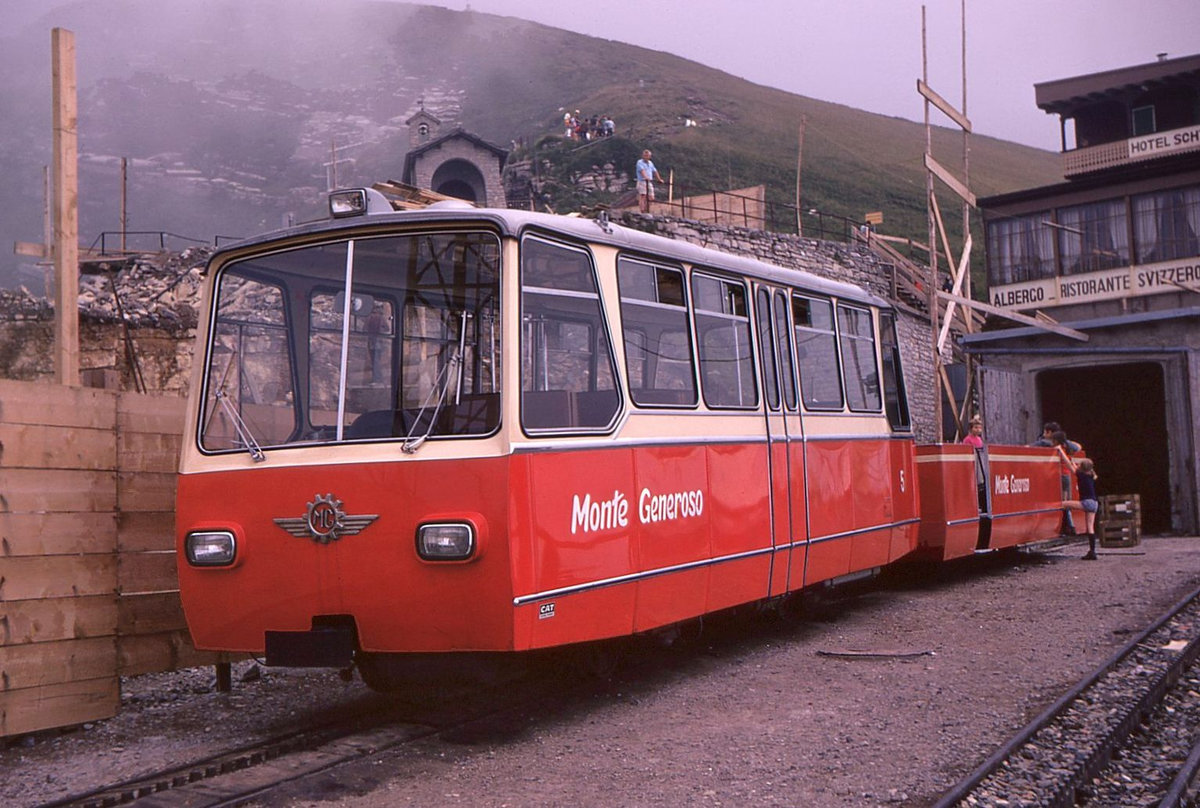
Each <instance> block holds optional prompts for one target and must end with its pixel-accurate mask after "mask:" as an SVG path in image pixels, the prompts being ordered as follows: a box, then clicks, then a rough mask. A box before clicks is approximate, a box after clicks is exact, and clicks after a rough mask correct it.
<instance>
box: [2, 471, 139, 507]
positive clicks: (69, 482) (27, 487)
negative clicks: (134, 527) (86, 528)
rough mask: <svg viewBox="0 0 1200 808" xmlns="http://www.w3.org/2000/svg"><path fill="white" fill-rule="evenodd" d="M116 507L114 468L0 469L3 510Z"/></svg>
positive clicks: (115, 476)
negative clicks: (91, 469)
mask: <svg viewBox="0 0 1200 808" xmlns="http://www.w3.org/2000/svg"><path fill="white" fill-rule="evenodd" d="M116 509H117V475H116V474H114V473H113V472H111V471H87V470H81V471H75V470H71V469H8V468H0V511H9V512H11V513H56V512H64V511H70V512H74V511H84V512H88V513H97V512H105V511H115V510H116Z"/></svg>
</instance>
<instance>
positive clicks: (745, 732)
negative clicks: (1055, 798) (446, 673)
mask: <svg viewBox="0 0 1200 808" xmlns="http://www.w3.org/2000/svg"><path fill="white" fill-rule="evenodd" d="M1081 554H1082V550H1081V549H1080V547H1079V546H1078V545H1068V546H1065V547H1061V548H1056V549H1053V550H1049V551H1046V552H1042V553H1034V554H1022V555H1019V556H1010V557H997V556H991V557H987V558H977V559H969V560H968V563H967V564H965V565H956V566H958V567H966V568H967V569H968V570H969V574H967V575H931V576H929V577H927V578H925V579H923V580H919V581H914V580H912V579H910V578H895V579H889V580H886V581H884V582H882V583H881V584H880V585H879V586H877V587H875V588H874V589H871V590H869V591H865V592H862V593H859V594H856V595H854V596H853V597H849V598H847V599H845V600H840V601H838V602H835V603H826V604H824V605H823V606H822V608H820V609H819V610H817V611H816V612H815V613H809V614H807V615H806V616H804V617H802V618H800V619H790V620H783V619H781V618H778V617H776V618H769V619H768V618H764V617H761V616H759V617H750V616H743V617H738V618H734V619H729V620H725V621H721V622H719V623H718V627H717V629H716V630H714V631H713V633H712V634H710V635H706V636H705V637H704V638H702V639H701V641H700V642H699V643H696V644H694V645H690V646H688V647H686V648H685V649H683V650H678V649H676V650H673V651H668V652H656V653H653V654H650V655H649V656H643V657H639V659H638V664H636V665H634V666H632V667H631V668H630V669H628V670H619V671H618V672H617V673H616V674H614V675H613V676H612V678H611V679H610V680H609V681H608V682H607V683H606V684H605V686H604V687H602V688H601V689H600V691H599V692H597V693H596V694H595V695H593V696H591V697H590V698H589V699H588V700H587V702H586V703H582V704H580V703H578V702H575V703H574V704H572V705H570V706H569V707H567V708H558V707H555V708H550V709H548V710H547V711H546V712H545V714H539V715H538V716H536V717H533V718H530V719H529V720H528V721H526V722H523V723H522V725H521V726H516V727H508V728H506V729H505V731H503V732H500V733H492V734H490V735H489V734H486V733H485V734H484V735H483V736H479V735H476V736H473V737H471V738H469V739H467V738H459V739H456V740H454V741H448V740H431V741H425V742H421V743H419V744H417V745H416V746H415V747H406V748H405V749H404V751H402V752H398V753H395V754H388V755H383V754H381V755H376V756H372V757H368V758H367V759H364V761H363V762H362V763H361V764H358V765H355V766H351V767H347V768H345V769H343V770H339V771H338V772H337V773H336V774H331V775H329V776H327V777H324V778H322V779H321V781H320V782H319V783H317V784H312V783H309V784H306V785H305V786H304V788H305V789H306V791H304V792H301V793H298V794H296V795H295V796H294V798H292V799H291V800H290V804H293V805H303V806H347V807H349V806H354V808H377V807H379V808H382V806H394V805H418V806H441V805H453V806H458V805H461V806H539V807H540V806H562V805H567V804H572V803H573V804H576V805H581V806H583V805H587V806H592V805H613V806H618V805H619V806H657V805H663V806H666V805H671V806H674V805H701V806H718V805H726V806H728V805H749V804H753V805H804V806H809V808H823V807H824V806H830V807H832V806H925V805H930V804H932V802H933V801H935V800H936V798H937V796H938V795H939V794H940V793H942V792H943V791H944V790H945V789H946V788H947V787H949V786H950V785H951V784H953V783H954V782H955V781H956V780H957V779H958V778H960V777H961V776H963V775H965V774H966V773H967V772H968V771H969V770H971V769H972V768H974V767H975V766H976V765H977V764H978V762H979V761H980V760H982V759H983V758H984V757H985V756H986V755H988V754H990V752H991V751H992V750H993V749H994V748H995V747H996V746H997V745H998V744H999V743H1001V742H1002V741H1004V740H1005V739H1007V737H1008V736H1009V735H1011V734H1012V732H1014V731H1015V730H1016V729H1017V728H1018V727H1020V726H1022V725H1023V724H1024V723H1025V722H1027V721H1028V720H1029V719H1030V718H1032V717H1033V716H1034V715H1036V714H1037V713H1038V712H1040V711H1041V710H1042V709H1043V708H1044V707H1045V706H1046V705H1047V704H1049V703H1050V702H1051V701H1053V700H1054V699H1055V698H1056V697H1057V696H1058V694H1059V693H1061V692H1062V691H1063V690H1065V689H1066V688H1067V687H1069V686H1070V685H1071V684H1072V683H1074V682H1075V681H1076V680H1077V679H1079V678H1080V677H1081V676H1082V675H1083V674H1085V673H1087V672H1089V671H1091V670H1092V669H1093V668H1094V667H1095V666H1096V665H1097V664H1099V663H1100V662H1101V661H1102V660H1103V659H1104V658H1105V657H1106V656H1107V655H1108V654H1109V653H1111V652H1112V651H1113V650H1115V648H1117V647H1118V646H1120V645H1122V644H1124V643H1125V642H1126V641H1127V640H1128V637H1129V635H1131V634H1133V633H1135V632H1137V631H1140V630H1141V629H1143V628H1144V627H1145V626H1146V625H1147V624H1148V623H1149V622H1150V620H1152V619H1153V618H1154V617H1156V616H1157V615H1158V614H1159V613H1160V612H1161V611H1163V610H1165V608H1166V607H1167V606H1169V605H1170V604H1172V603H1174V602H1175V601H1176V600H1178V599H1179V598H1180V597H1182V596H1183V595H1184V594H1186V593H1187V592H1189V591H1191V590H1192V589H1194V588H1195V587H1196V586H1198V585H1200V539H1197V538H1149V539H1146V540H1145V541H1143V543H1142V544H1141V545H1140V546H1138V547H1135V548H1130V549H1128V550H1102V551H1101V557H1100V560H1099V561H1096V562H1085V561H1081V560H1080V558H1079V556H1080V555H1081ZM849 651H869V652H878V653H876V654H873V655H859V656H855V655H846V654H844V653H842V652H849ZM213 682H214V677H213V675H212V671H211V669H203V668H201V669H192V670H189V671H181V672H177V673H174V674H161V675H154V676H143V677H137V678H134V679H130V680H126V681H125V682H123V688H122V690H123V704H122V709H121V712H120V714H119V715H118V716H117V717H116V718H113V719H110V720H108V721H101V722H97V723H95V724H89V725H86V726H85V727H82V728H77V729H75V730H72V731H64V732H53V733H40V734H38V735H36V736H28V737H25V738H20V739H15V740H13V741H10V742H9V744H8V745H7V747H6V748H4V749H3V750H0V772H3V777H2V778H0V804H3V805H6V806H10V805H11V806H22V805H38V804H41V803H44V802H46V801H50V800H53V799H56V798H59V797H62V796H64V795H65V794H67V793H75V792H78V791H81V790H85V789H87V788H90V787H95V786H98V785H101V784H103V783H108V782H112V781H113V780H115V779H118V778H122V777H129V776H133V775H135V774H137V773H139V772H143V771H149V770H154V769H158V768H162V767H164V766H166V765H169V764H171V763H177V762H180V761H183V760H186V759H191V758H193V757H196V756H199V755H202V754H207V753H210V752H215V751H218V750H221V749H226V748H229V747H230V746H234V745H237V744H242V743H248V742H250V741H252V740H256V739H259V738H263V737H269V736H271V735H275V734H278V733H280V732H282V731H284V730H286V729H287V728H289V727H292V726H295V725H296V724H298V723H311V722H316V721H320V720H322V719H324V718H326V717H328V716H330V715H333V714H335V713H337V712H338V711H343V710H346V709H351V708H363V707H366V708H368V709H369V708H370V707H371V706H372V705H373V704H378V703H381V702H380V700H382V699H385V698H386V697H383V696H378V695H375V694H372V693H370V692H369V691H367V690H366V689H365V688H364V687H363V685H362V684H361V682H359V681H357V680H356V681H354V682H351V683H347V682H343V681H342V680H341V679H339V678H338V677H337V675H336V674H333V673H327V672H304V671H294V670H282V669H262V668H259V667H258V666H257V665H255V664H253V663H242V664H240V665H238V666H235V671H234V690H233V692H232V693H229V694H222V693H216V692H214V691H213ZM318 795H319V797H318ZM271 804H272V805H276V804H280V802H279V800H273V801H272V803H271Z"/></svg>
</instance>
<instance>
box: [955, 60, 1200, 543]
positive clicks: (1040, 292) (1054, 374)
mask: <svg viewBox="0 0 1200 808" xmlns="http://www.w3.org/2000/svg"><path fill="white" fill-rule="evenodd" d="M1035 94H1036V100H1037V104H1038V106H1039V107H1040V108H1041V109H1043V110H1045V111H1046V112H1047V113H1049V114H1053V115H1057V116H1059V120H1060V125H1061V130H1062V159H1063V175H1064V180H1063V182H1061V183H1057V184H1054V185H1049V186H1045V187H1041V188H1031V189H1027V190H1023V191H1017V192H1014V193H1008V194H1003V195H999V196H993V197H988V198H984V199H980V200H979V206H980V208H981V210H982V212H983V218H984V228H985V232H986V247H985V252H986V264H987V281H988V300H989V302H990V303H991V304H992V305H994V306H997V307H1000V308H1001V309H1007V310H1010V311H1014V312H1019V313H1022V314H1026V315H1032V316H1035V317H1038V318H1039V319H1042V320H1044V321H1047V322H1049V321H1051V320H1053V321H1057V322H1058V323H1060V324H1061V325H1065V326H1068V327H1069V328H1071V329H1073V330H1074V331H1075V332H1076V334H1075V337H1074V338H1071V337H1065V336H1061V335H1059V334H1056V333H1050V332H1047V331H1045V330H1042V329H1039V328H1037V327H1018V328H1005V327H1001V328H993V329H991V330H987V331H984V332H982V333H978V334H974V335H967V336H966V337H964V340H963V344H964V348H965V349H966V350H967V351H968V352H970V353H972V354H973V355H975V356H976V357H977V358H978V359H979V364H980V366H981V368H982V369H981V371H980V380H981V384H980V387H981V389H982V391H983V406H984V408H985V411H987V413H988V416H989V417H988V421H989V432H990V434H991V436H992V438H993V439H999V440H1006V441H1014V442H1028V441H1031V440H1032V439H1033V438H1034V437H1036V436H1037V435H1038V434H1040V431H1041V424H1042V422H1043V421H1046V420H1054V421H1058V422H1060V423H1062V424H1063V426H1064V427H1065V428H1066V430H1067V432H1068V434H1069V435H1070V436H1071V437H1072V438H1073V439H1077V440H1079V441H1080V442H1082V443H1083V444H1084V447H1085V448H1086V449H1087V450H1088V453H1089V454H1090V455H1091V456H1092V457H1094V458H1095V459H1096V463H1097V469H1098V471H1099V474H1100V477H1101V480H1102V485H1103V490H1104V491H1106V492H1108V493H1114V494H1115V493H1140V494H1141V495H1142V503H1143V521H1144V523H1145V527H1146V529H1147V530H1149V531H1152V532H1153V531H1159V532H1167V531H1176V532H1179V531H1182V532H1188V533H1191V534H1195V533H1196V532H1197V528H1198V526H1200V514H1198V513H1197V507H1198V505H1197V502H1198V500H1200V496H1198V494H1197V472H1196V459H1197V454H1198V453H1200V445H1198V443H1197V435H1198V434H1200V421H1198V415H1197V412H1196V406H1195V404H1194V402H1200V55H1196V56H1186V57H1181V58H1173V59H1172V58H1167V57H1166V55H1165V54H1163V55H1160V56H1159V58H1158V59H1157V60H1156V61H1154V62H1150V63H1148V64H1143V65H1136V66H1133V67H1127V68H1121V69H1118V70H1110V71H1106V72H1103V73H1095V74H1091V75H1086V76H1078V77H1074V78H1068V79H1061V80H1057V81H1049V82H1045V83H1043V84H1038V85H1036V86H1035ZM1106 472H1107V473H1106Z"/></svg>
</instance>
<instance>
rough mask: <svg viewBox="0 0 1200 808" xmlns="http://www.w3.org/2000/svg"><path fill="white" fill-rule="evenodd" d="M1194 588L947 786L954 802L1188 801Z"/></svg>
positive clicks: (1196, 725)
mask: <svg viewBox="0 0 1200 808" xmlns="http://www.w3.org/2000/svg"><path fill="white" fill-rule="evenodd" d="M1198 657H1200V589H1197V590H1195V591H1193V592H1192V593H1190V594H1189V595H1188V596H1187V597H1185V598H1183V599H1182V600H1180V601H1179V602H1178V603H1176V604H1175V605H1174V606H1172V607H1171V608H1170V609H1169V610H1168V611H1167V612H1166V613H1165V614H1164V615H1163V616H1162V617H1160V618H1159V619H1158V620H1156V621H1155V622H1154V623H1153V624H1152V625H1151V626H1150V627H1149V628H1147V629H1146V630H1145V631H1144V632H1142V633H1141V634H1140V635H1138V636H1137V637H1135V638H1134V639H1133V640H1131V641H1130V642H1129V643H1128V644H1127V645H1125V646H1124V647H1123V648H1121V649H1120V650H1118V651H1117V652H1116V653H1115V654H1114V655H1113V656H1112V657H1110V658H1109V659H1108V660H1107V661H1106V662H1104V663H1103V664H1102V665H1100V666H1099V667H1098V668H1097V669H1096V670H1095V671H1094V672H1093V673H1092V674H1090V675H1089V676H1087V677H1086V678H1084V679H1083V680H1082V681H1081V682H1079V683H1078V684H1077V685H1075V686H1074V687H1073V688H1071V689H1070V690H1069V691H1068V692H1067V693H1066V694H1064V695H1063V696H1062V697H1061V698H1059V699H1058V701H1056V702H1055V703H1054V704H1052V705H1051V706H1050V707H1048V708H1047V709H1046V710H1045V711H1044V712H1043V713H1042V714H1041V715H1039V716H1037V718H1035V719H1034V720H1033V721H1032V722H1030V723H1029V724H1028V725H1027V726H1026V727H1024V728H1023V729H1022V730H1021V731H1019V732H1018V733H1017V734H1016V735H1014V736H1013V738H1011V739H1010V740H1009V741H1008V742H1007V743H1005V744H1004V745H1003V746H1001V747H1000V749H998V750H997V751H996V752H995V753H994V754H993V755H992V756H990V757H989V758H988V759H987V760H985V761H984V762H983V763H982V764H980V766H979V767H977V768H976V769H975V770H974V771H973V772H971V773H970V774H969V775H968V776H967V777H966V778H964V779H963V780H962V781H961V782H960V783H959V784H958V785H957V786H955V787H954V788H952V789H951V790H950V791H948V792H947V793H946V794H944V795H943V796H942V798H941V799H940V800H939V801H938V802H937V803H936V806H935V808H952V807H957V806H997V805H1004V806H1013V808H1017V807H1018V806H1021V807H1027V808H1032V807H1033V806H1037V807H1038V808H1042V807H1043V806H1045V807H1046V808H1050V807H1055V808H1057V806H1064V807H1065V806H1075V805H1087V806H1130V805H1139V806H1141V805H1157V806H1162V807H1163V808H1168V807H1170V808H1174V806H1187V805H1193V804H1194V802H1193V799H1194V786H1193V783H1194V781H1195V780H1196V777H1197V775H1196V773H1197V771H1198V770H1200V746H1196V747H1193V739H1194V738H1197V737H1198V736H1197V733H1198V730H1200V665H1198V664H1197V658H1198Z"/></svg>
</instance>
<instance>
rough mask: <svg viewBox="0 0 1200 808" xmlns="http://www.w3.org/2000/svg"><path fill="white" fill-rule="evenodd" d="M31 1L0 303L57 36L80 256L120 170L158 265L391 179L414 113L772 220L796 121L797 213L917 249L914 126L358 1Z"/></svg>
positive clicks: (1005, 180) (22, 28)
mask: <svg viewBox="0 0 1200 808" xmlns="http://www.w3.org/2000/svg"><path fill="white" fill-rule="evenodd" d="M31 5H33V4H28V3H26V2H25V0H0V14H2V15H3V18H4V19H5V20H6V25H5V27H4V29H3V33H2V34H0V174H2V175H3V177H4V178H5V179H4V182H3V183H2V184H0V203H2V204H3V210H4V211H5V213H4V215H3V216H2V217H0V245H3V250H0V285H7V284H9V283H11V282H12V281H13V279H14V278H18V277H19V278H20V279H21V280H23V281H26V282H28V283H29V285H30V288H31V289H33V290H34V291H35V292H40V291H41V290H40V288H37V287H36V286H35V282H36V281H37V279H38V278H40V273H37V272H30V271H29V267H30V266H31V265H30V264H29V263H28V262H26V263H25V264H23V265H22V266H23V271H22V273H21V274H19V275H18V273H17V271H16V269H17V266H18V263H17V262H18V259H17V258H16V257H14V256H13V255H12V254H11V252H10V248H9V246H8V245H10V244H11V243H12V242H14V241H18V240H20V241H34V242H36V241H41V240H42V233H43V184H44V179H43V177H44V167H45V166H48V165H49V163H50V159H51V126H50V120H51V106H50V104H51V102H50V86H51V75H50V31H51V29H52V28H53V27H55V26H59V27H64V28H67V29H69V30H71V31H73V32H74V34H75V41H76V59H77V76H78V86H79V155H80V160H79V162H80V239H81V242H83V244H84V245H87V244H90V243H93V241H94V240H98V239H99V238H100V236H101V233H102V232H104V231H109V233H110V235H108V236H107V237H106V239H107V243H108V244H109V245H112V244H113V243H114V241H113V238H114V237H113V236H112V235H111V233H112V232H114V231H116V230H118V228H119V224H120V219H119V217H120V192H121V183H120V165H121V159H122V158H126V160H127V162H128V185H127V215H128V228H129V230H130V231H134V233H135V234H134V235H131V236H130V245H131V246H133V247H139V248H147V249H150V248H156V247H157V246H158V244H159V243H160V238H164V237H160V236H159V233H162V232H165V233H168V234H170V235H169V236H166V237H165V239H166V242H167V246H169V247H173V248H176V249H181V248H183V247H185V246H188V245H189V244H191V243H194V242H202V243H209V244H211V243H212V242H213V240H214V238H216V237H241V236H246V235H250V234H252V233H255V232H260V231H263V230H269V229H274V228H276V227H279V226H280V225H281V224H283V223H284V222H286V221H288V220H289V219H290V220H304V219H309V218H313V217H315V216H317V215H319V212H320V209H321V204H322V198H321V194H322V192H323V191H324V190H325V189H326V187H327V186H328V184H329V183H330V182H331V181H332V179H333V177H332V174H333V170H332V169H331V168H330V165H329V164H330V163H331V162H332V158H336V181H337V184H338V185H342V186H345V185H351V184H368V183H371V182H375V181H378V180H383V179H399V177H400V174H401V171H402V167H403V163H404V155H405V152H406V150H407V147H408V131H407V128H406V127H405V125H404V121H405V120H407V119H408V118H409V117H410V116H411V115H412V114H413V113H415V112H416V111H417V110H418V109H419V108H420V105H422V104H423V105H424V107H425V108H426V109H428V110H429V111H430V112H432V113H433V114H435V115H437V116H438V117H439V118H441V119H442V120H443V121H444V122H446V123H447V124H450V125H453V124H456V123H460V124H462V125H463V126H464V127H465V128H466V129H467V130H468V131H471V132H473V133H475V134H478V135H480V136H481V137H483V138H484V139H486V140H489V141H491V142H493V143H496V144H497V145H500V146H502V147H505V148H507V147H508V146H509V145H510V144H512V143H514V142H518V141H519V142H521V143H527V144H532V143H535V142H538V141H539V139H544V138H545V136H547V135H557V134H558V133H559V129H560V123H561V117H562V110H563V109H564V108H566V109H571V110H574V109H579V110H581V111H583V112H584V114H585V115H587V114H596V113H604V114H608V115H611V116H612V117H613V118H614V119H616V121H617V126H618V135H619V136H620V137H619V140H620V141H621V145H620V146H619V147H617V146H616V145H615V144H614V146H613V147H612V148H607V147H606V149H607V152H608V153H609V154H620V155H626V154H635V153H636V151H637V149H638V148H640V147H641V146H643V145H646V146H651V147H653V148H654V149H655V161H656V163H658V165H659V167H660V169H662V168H670V169H672V170H674V172H675V176H676V178H677V182H679V183H680V184H681V185H686V186H687V187H689V188H708V189H728V188H737V187H744V186H748V185H754V184H759V183H765V184H766V185H767V188H768V199H773V200H774V201H778V202H790V201H792V200H793V199H794V194H795V184H796V149H797V131H798V127H799V123H800V121H801V118H802V116H803V117H804V118H805V119H806V121H807V123H806V129H805V131H806V136H805V143H804V176H803V188H802V191H803V198H804V205H805V207H814V208H819V209H820V210H822V211H825V212H829V213H837V214H841V215H846V216H851V217H855V218H861V216H862V214H863V213H864V212H865V211H868V210H882V211H884V213H885V225H884V228H883V229H884V230H885V231H886V232H899V233H904V234H907V235H913V236H915V237H918V238H921V239H922V240H923V239H924V237H925V234H924V228H925V225H924V217H925V206H924V193H923V189H924V174H923V170H922V168H921V152H922V149H923V143H924V131H923V128H922V127H921V126H919V125H917V124H915V123H912V122H909V121H904V120H901V119H897V118H888V117H884V116H880V115H875V114H872V113H866V112H862V111H860V110H855V109H851V108H849V107H845V106H842V105H838V104H832V103H828V102H822V101H816V100H813V99H808V98H803V97H801V96H797V95H793V94H790V93H785V92H783V91H780V90H775V89H772V88H768V87H763V86H760V85H755V84H752V83H750V82H747V81H744V80H742V79H739V78H736V77H733V76H730V75H728V74H725V73H722V72H720V71H717V70H714V69H712V68H709V67H705V66H703V65H700V64H698V63H696V62H692V61H688V60H686V59H682V58H679V57H675V56H672V55H669V54H664V53H660V52H657V51H651V50H648V49H644V48H638V47H634V46H630V45H625V44H621V43H618V42H612V41H609V40H602V39H596V38H592V37H585V36H582V35H578V34H573V33H570V32H567V31H563V30H559V29H555V28H550V27H547V26H543V25H539V24H535V23H530V22H526V21H523V20H518V19H514V18H509V17H498V16H494V15H488V14H479V13H474V12H457V11H449V10H446V9H441V8H435V7H429V6H416V5H409V4H405V3H394V2H378V1H373V0H340V2H338V3H336V4H334V3H328V2H317V0H257V1H255V0H238V2H232V0H209V1H207V2H203V3H187V4H171V3H163V2H160V1H159V0H87V1H86V2H74V3H71V2H67V3H64V4H62V5H59V6H57V7H54V8H52V9H51V10H49V11H36V10H35V8H31ZM847 24H852V20H849V19H848V21H847ZM919 109H920V107H919V104H918V101H917V100H916V94H915V92H914V110H915V111H916V110H919ZM689 121H691V122H695V123H696V124H697V125H695V126H691V125H688V122H689ZM635 144H636V145H635ZM935 150H936V151H937V152H938V155H939V158H940V159H941V160H942V161H943V162H944V163H947V164H949V165H955V164H956V162H957V161H958V160H960V159H961V158H960V157H959V155H960V150H961V136H960V135H959V134H958V133H957V132H953V133H952V132H950V131H948V130H939V131H938V133H937V144H936V145H935ZM560 151H565V150H560ZM595 151H596V153H597V154H596V159H599V160H603V159H605V158H604V157H603V156H602V155H601V154H600V151H601V150H598V149H597V150H595ZM570 159H571V160H573V161H575V162H578V161H579V160H581V159H587V155H582V156H580V155H576V156H573V157H571V158H570ZM621 159H624V157H622V158H621ZM971 164H972V184H973V187H974V188H975V190H976V192H977V193H979V194H980V195H983V194H988V193H998V192H1001V191H1006V190H1012V189H1015V188H1020V187H1027V186H1032V185H1039V184H1044V183H1046V182H1051V181H1054V180H1055V179H1057V171H1058V163H1057V157H1056V155H1053V154H1050V153H1048V152H1044V151H1041V150H1037V149H1031V148H1028V147H1024V146H1019V145H1015V144H1011V143H1004V142H1002V141H997V140H994V139H990V138H980V137H975V138H973V141H972V151H971ZM631 169H632V166H629V167H627V170H631ZM577 201H578V199H577V198H575V197H572V198H570V199H568V200H565V203H566V204H574V203H576V202H577ZM598 201H604V200H598ZM950 204H951V203H950V202H949V200H948V201H947V205H950ZM559 209H560V211H561V210H562V208H561V207H560V208H559ZM137 231H149V232H150V233H151V234H150V235H137V234H136V233H137ZM22 260H25V259H22Z"/></svg>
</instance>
